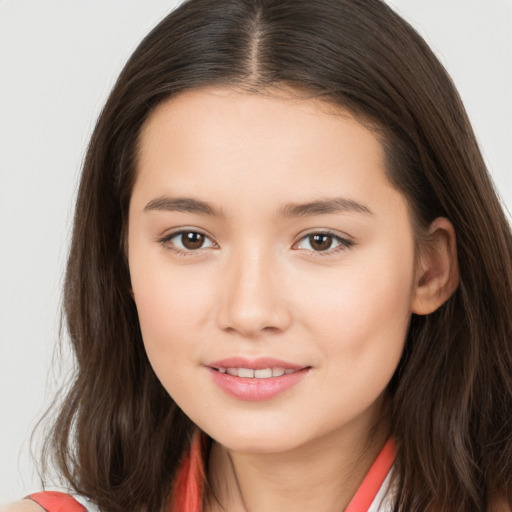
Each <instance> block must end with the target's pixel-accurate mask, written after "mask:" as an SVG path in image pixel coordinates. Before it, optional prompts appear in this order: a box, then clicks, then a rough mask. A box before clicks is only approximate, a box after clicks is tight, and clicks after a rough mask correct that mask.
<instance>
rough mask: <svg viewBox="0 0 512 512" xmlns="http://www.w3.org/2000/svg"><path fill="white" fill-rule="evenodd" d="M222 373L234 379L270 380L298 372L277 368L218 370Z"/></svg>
mask: <svg viewBox="0 0 512 512" xmlns="http://www.w3.org/2000/svg"><path fill="white" fill-rule="evenodd" d="M218 370H219V372H220V373H227V374H228V375H233V376H234V377H242V378H246V379H254V378H256V379H270V378H271V377H281V376H282V375H289V374H290V373H293V372H295V371H296V370H292V369H287V370H285V369H284V368H280V367H276V368H262V369H260V370H253V369H252V368H218Z"/></svg>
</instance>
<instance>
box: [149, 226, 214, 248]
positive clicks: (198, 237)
mask: <svg viewBox="0 0 512 512" xmlns="http://www.w3.org/2000/svg"><path fill="white" fill-rule="evenodd" d="M159 242H160V243H161V244H162V245H163V246H164V247H167V248H169V249H172V250H173V251H175V252H178V253H182V254H186V253H191V252H194V251H196V252H198V251H199V250H200V249H210V248H215V247H217V245H216V244H215V243H214V242H212V240H211V239H210V238H209V237H208V236H206V235H204V234H203V233H200V232H198V231H178V232H174V233H171V234H170V235H168V236H166V237H164V238H162V239H160V240H159Z"/></svg>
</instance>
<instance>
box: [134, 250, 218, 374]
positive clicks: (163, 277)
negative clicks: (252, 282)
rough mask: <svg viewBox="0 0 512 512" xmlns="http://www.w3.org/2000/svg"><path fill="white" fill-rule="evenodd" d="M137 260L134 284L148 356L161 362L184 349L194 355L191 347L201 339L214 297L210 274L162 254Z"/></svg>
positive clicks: (173, 358) (175, 357)
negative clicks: (210, 286) (208, 278)
mask: <svg viewBox="0 0 512 512" xmlns="http://www.w3.org/2000/svg"><path fill="white" fill-rule="evenodd" d="M138 263H139V262H138V260H137V259H136V258H134V259H133V264H132V265H131V276H132V287H133V291H134V296H135V303H136V306H137V312H138V316H139V322H140V326H141V331H142V337H143V340H144V345H145V347H146V351H147V353H148V357H149V358H150V360H151V361H152V362H153V361H155V362H156V364H158V365H161V364H164V363H165V362H168V363H169V364H170V362H171V361H177V360H178V359H179V358H180V357H182V356H183V354H185V350H188V351H189V353H190V355H191V356H193V351H191V348H193V347H194V344H199V343H201V337H200V336H199V327H200V326H201V325H202V324H203V323H204V322H205V321H206V310H207V308H208V305H209V304H210V303H211V301H212V297H211V295H212V290H211V289H210V288H209V287H208V286H205V282H208V281H207V280H206V279H207V276H205V275H203V274H204V273H202V272H201V271H200V270H197V269H195V270H189V269H186V267H185V266H183V267H176V266H175V265H174V266H173V265H170V264H169V263H168V262H166V261H165V259H162V258H160V259H159V260H155V261H152V262H151V261H148V260H147V259H145V260H144V262H143V264H141V265H139V264H138ZM184 340H185V341H186V343H184Z"/></svg>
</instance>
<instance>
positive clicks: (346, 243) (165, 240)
mask: <svg viewBox="0 0 512 512" xmlns="http://www.w3.org/2000/svg"><path fill="white" fill-rule="evenodd" d="M187 233H194V234H197V235H202V236H204V237H205V238H206V239H208V240H210V242H211V243H212V244H213V245H214V246H217V244H216V243H215V242H213V241H212V240H211V239H210V237H209V236H208V235H206V234H205V233H203V232H201V231H196V230H192V229H183V230H179V231H174V232H172V233H169V234H168V235H166V236H164V237H162V238H160V239H158V243H159V244H160V245H162V246H163V247H164V248H166V249H168V250H171V251H173V252H174V253H176V254H177V255H178V256H183V257H187V256H194V255H195V254H194V253H198V252H200V251H202V250H204V249H205V248H202V247H201V248H199V249H188V250H182V249H177V248H176V247H173V246H172V245H170V244H169V242H170V241H171V240H172V239H173V238H175V237H178V236H180V235H184V234H187ZM314 235H321V236H329V237H332V240H333V242H337V243H338V244H339V245H338V246H336V247H334V248H333V249H326V250H325V251H315V250H311V249H296V250H307V251H310V252H311V254H312V255H313V256H314V257H316V256H319V257H325V256H332V255H333V254H337V253H339V252H342V251H345V250H346V249H349V248H351V247H353V246H354V245H356V244H355V242H354V241H353V240H349V239H347V238H343V237H341V236H340V235H337V234H335V233H333V232H332V231H329V230H324V231H312V232H310V233H307V234H305V235H303V236H302V237H301V238H300V239H299V240H298V242H296V243H294V244H293V245H294V246H295V245H297V244H298V243H300V242H301V241H302V240H305V239H307V238H308V237H312V236H314ZM217 247H218V246H217Z"/></svg>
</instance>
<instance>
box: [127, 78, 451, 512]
mask: <svg viewBox="0 0 512 512" xmlns="http://www.w3.org/2000/svg"><path fill="white" fill-rule="evenodd" d="M140 143H141V144H140V154H139V157H140V159H139V166H138V174H137V178H136V182H135V185H134V189H133V195H132V199H131V204H130V212H129V230H128V258H129V266H130V273H131V279H132V287H133V296H134V300H135V302H136V305H137V309H138V313H139V319H140V324H141V329H142V334H143V339H144V343H145V347H146V351H147V354H148V357H149V359H150V362H151V364H152V366H153V368H154V370H155V372H156V374H157V376H158V377H159V379H160V380H161V382H162V384H163V385H164V387H165V388H166V390H167V391H168V392H169V393H170V395H171V396H172V397H173V398H174V400H175V401H176V402H177V403H178V405H179V406H180V407H181V408H182V409H183V410H184V412H185V413H186V414H187V415H188V416H189V417H190V418H191V419H192V420H193V421H194V422H195V423H196V424H197V425H198V426H199V427H200V428H201V429H203V430H204V431H205V432H206V433H208V434H209V435H210V436H211V437H212V438H213V439H214V440H215V441H216V442H217V444H216V445H215V446H214V449H213V450H212V455H211V460H210V469H211V474H212V475H216V477H217V480H215V478H214V482H213V486H214V489H215V490H216V495H217V496H218V497H219V500H220V502H221V503H222V504H223V505H224V506H225V507H227V508H226V509H227V510H244V509H246V510H251V511H258V510H266V511H272V510H283V509H284V508H285V507H293V510H318V511H321V510H340V509H342V508H343V507H345V506H346V505H347V504H348V502H349V501H350V498H351V497H352V495H353V494H354V492H355V491H356V490H357V487H358V486H359V484H360V482H361V480H362V478H363V477H364V475H365V473H366V471H367V469H368V468H369V466H370V465H371V462H372V461H373V459H374V457H375V456H376V454H377V453H378V451H379V450H380V448H381V446H382V443H383V442H384V440H385V438H386V437H387V432H388V424H387V421H386V416H385V414H383V410H384V407H383V404H384V394H385V388H386V386H387V384H388V382H389V380H390V379H391V377H392V375H393V373H394V371H395V368H396V366H397V364H398V362H399V359H400V355H401V353H402V349H403V345H404V340H405V336H406V332H407V328H408V324H409V319H410V315H411V313H412V312H413V311H415V308H418V309H423V310H424V309H429V308H430V309H431V308H432V307H434V305H433V304H430V303H429V302H428V297H425V296H424V295H425V287H426V283H427V281H428V282H429V283H431V281H432V279H431V278H429V279H422V278H421V277H420V276H424V275H425V272H424V267H425V264H428V263H429V262H432V261H434V260H435V258H430V259H428V258H427V259H425V260H424V261H423V260H422V259H421V258H419V257H418V254H417V252H416V246H415V237H414V233H413V230H412V224H411V220H410V217H409V213H408V208H407V202H406V200H405V198H404V197H403V195H402V194H401V193H400V192H399V191H397V190H396V189H395V188H394V187H392V186H391V185H390V183H389V182H388V180H387V178H386V174H385V170H384V167H385V165H384V159H383V152H382V148H381V145H380V143H379V141H378V140H377V138H376V137H375V135H374V134H373V133H372V132H371V131H370V130H369V129H367V128H365V127H364V126H363V125H361V124H360V123H359V122H357V121H356V120H355V119H354V118H353V117H352V116H351V115H350V114H349V113H347V112H342V111H337V112H335V111H333V109H332V107H331V108H329V107H328V106H327V105H326V104H323V103H321V102H320V101H318V100H311V99H309V100H307V99H298V98H293V97H291V96H287V95H284V94H282V93H279V94H278V93H276V94H272V95H255V94H250V93H244V92H240V91H234V90H229V89H214V88H210V89H202V90H196V91H191V92H186V93H183V94H181V95H180V96H178V97H175V98H173V99H171V100H169V101H167V102H166V103H164V104H162V105H160V106H159V107H158V108H157V109H156V110H155V112H154V113H153V114H152V115H151V117H150V118H149V120H148V121H147V123H146V125H145V126H144V128H143V130H142V133H141V139H140ZM333 197H343V198H345V199H347V200H350V201H352V202H353V203H357V204H358V205H359V207H358V208H348V209H346V208H345V209H342V210H341V211H335V212H331V213H318V212H317V213H315V214H309V215H302V216H282V215H281V214H280V211H281V210H282V209H283V207H284V206H285V205H289V204H299V203H309V202H312V201H318V200H324V199H328V198H333ZM162 198H192V199H195V200H198V201H205V202H208V203H209V204H210V205H212V206H213V207H214V208H215V209H217V210H220V209H221V210H222V215H209V214H205V213H203V212H190V211H176V210H173V209H172V208H167V207H164V206H162V204H163V201H162ZM351 204H352V203H351ZM148 205H149V206H148ZM363 210H366V211H363ZM439 222H441V224H443V220H441V221H439ZM444 228H448V231H447V230H446V229H444ZM449 228H450V226H449V223H447V221H446V226H444V227H443V226H442V225H441V227H439V226H438V227H435V229H434V230H433V231H435V232H441V231H442V232H443V233H445V234H444V235H442V236H437V239H438V241H439V243H438V244H437V245H438V246H439V247H441V252H443V250H444V252H445V254H448V250H447V247H448V246H449V245H450V243H451V242H450V235H449V233H448V232H449ZM181 229H185V230H188V232H193V233H201V234H203V235H205V238H204V239H203V240H204V243H203V245H199V248H197V249H196V248H192V249H191V246H190V244H188V245H184V239H183V237H182V236H181V235H175V236H173V235H174V234H175V233H176V231H180V230H181ZM326 230H328V231H329V232H330V233H332V234H334V235H335V237H340V238H339V240H343V241H341V242H340V241H338V239H337V238H332V239H331V238H327V244H328V245H329V243H331V246H330V247H329V249H327V250H325V251H319V250H315V249H316V247H317V246H314V247H313V246H312V245H311V238H310V237H308V235H313V234H315V233H316V234H322V233H325V232H326ZM446 233H448V235H446ZM195 236H196V237H197V235H195ZM200 240H201V239H200ZM346 241H348V242H346ZM185 243H187V242H186V240H185ZM199 243H200V244H201V241H200V242H199ZM443 248H444V249H443ZM431 252H432V253H435V252H436V251H431ZM441 274H442V273H441V272H438V271H434V272H431V273H430V274H429V275H430V276H438V277H440V276H441ZM420 282H421V283H422V284H419V283H420ZM422 294H423V295H422ZM425 299H427V300H426V301H425ZM441 301H442V298H441ZM423 310H422V311H421V312H422V313H423V312H424V311H423ZM233 356H245V357H250V358H255V357H263V356H268V357H274V358H278V359H282V360H285V361H288V362H291V363H296V364H298V365H300V366H309V367H311V370H310V371H309V373H308V374H307V376H306V377H305V378H304V379H303V380H302V381H301V382H300V383H298V384H297V385H295V386H294V387H292V388H291V389H288V390H287V391H285V392H284V393H282V394H280V395H278V396H277V397H274V398H272V399H270V400H265V401H258V402H247V401H243V400H240V399H237V398H234V397H232V396H230V395H227V394H226V393H225V392H224V391H223V390H221V389H219V388H218V387H217V386H216V385H215V384H214V383H213V381H212V378H211V375H210V373H211V372H210V371H209V370H208V364H209V363H211V362H213V361H216V360H219V359H223V358H227V357H233ZM374 424H375V425H376V428H375V432H374V435H373V437H372V438H371V439H370V438H369V432H370V429H371V427H372V426H373V425H374ZM333 446H336V447H337V449H336V450H333V449H332V447H333ZM333 475H337V477H336V478H333ZM312 490H314V491H313V492H312Z"/></svg>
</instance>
